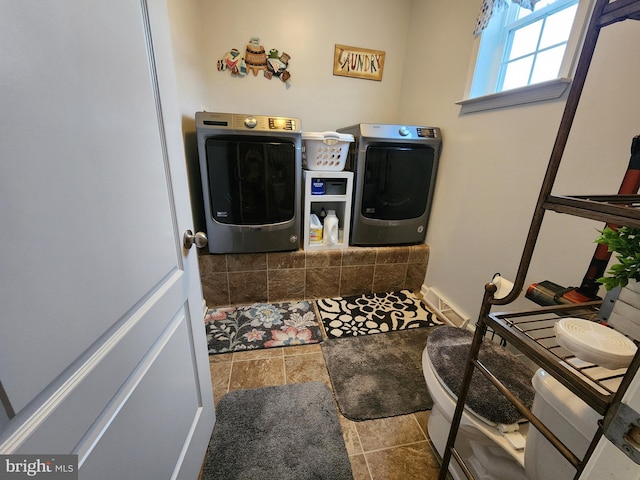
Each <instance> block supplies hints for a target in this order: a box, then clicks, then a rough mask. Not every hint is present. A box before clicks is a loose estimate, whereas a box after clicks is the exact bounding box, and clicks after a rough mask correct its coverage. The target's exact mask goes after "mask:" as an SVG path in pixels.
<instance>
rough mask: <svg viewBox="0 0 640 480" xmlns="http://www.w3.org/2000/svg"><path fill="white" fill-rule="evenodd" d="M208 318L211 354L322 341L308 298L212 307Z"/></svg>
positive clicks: (206, 320) (206, 322)
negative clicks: (298, 300)
mask: <svg viewBox="0 0 640 480" xmlns="http://www.w3.org/2000/svg"><path fill="white" fill-rule="evenodd" d="M204 321H205V325H206V330H207V343H208V344H209V354H216V353H229V352H237V351H244V350H255V349H258V348H272V347H286V346H291V345H306V344H310V343H319V342H321V341H322V330H321V329H320V325H319V323H318V320H317V318H316V314H315V312H314V310H313V305H312V304H310V303H309V302H306V301H301V302H292V303H254V304H253V305H244V306H232V307H222V308H212V309H209V310H208V311H207V314H206V315H205V319H204Z"/></svg>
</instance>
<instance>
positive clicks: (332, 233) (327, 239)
mask: <svg viewBox="0 0 640 480" xmlns="http://www.w3.org/2000/svg"><path fill="white" fill-rule="evenodd" d="M323 236H324V244H325V245H336V244H337V243H338V217H336V211H335V210H329V211H328V212H327V216H326V217H325V219H324V232H323Z"/></svg>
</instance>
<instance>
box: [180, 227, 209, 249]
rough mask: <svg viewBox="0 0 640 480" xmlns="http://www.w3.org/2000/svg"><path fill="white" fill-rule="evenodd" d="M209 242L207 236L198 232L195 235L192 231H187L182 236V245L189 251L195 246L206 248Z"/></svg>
mask: <svg viewBox="0 0 640 480" xmlns="http://www.w3.org/2000/svg"><path fill="white" fill-rule="evenodd" d="M208 241H209V240H208V239H207V236H206V235H205V234H204V233H203V232H196V233H195V234H194V233H193V232H192V231H191V230H185V232H184V235H183V236H182V244H183V245H184V248H186V249H187V250H189V249H190V248H191V246H192V245H193V244H195V245H196V247H198V248H202V247H206V246H207V243H208Z"/></svg>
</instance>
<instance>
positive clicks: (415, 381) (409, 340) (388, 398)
mask: <svg viewBox="0 0 640 480" xmlns="http://www.w3.org/2000/svg"><path fill="white" fill-rule="evenodd" d="M437 328H439V327H435V328H417V329H410V330H401V331H396V332H390V333H381V334H377V335H362V336H358V337H345V338H335V339H333V338H332V339H328V340H325V341H324V342H323V343H322V353H323V354H324V358H325V362H326V365H327V370H328V371H329V377H330V378H331V383H332V385H333V392H334V395H335V397H336V402H337V403H338V408H339V409H340V412H342V414H343V415H344V416H345V417H346V418H348V419H350V420H356V421H359V420H372V419H376V418H385V417H394V416H396V415H405V414H409V413H413V412H417V411H420V410H429V409H430V408H431V407H432V406H433V401H432V400H431V397H430V396H429V392H428V390H427V385H426V383H425V379H424V375H423V373H422V351H423V350H424V349H425V347H426V345H427V336H428V335H429V333H430V332H431V331H433V330H434V329H437Z"/></svg>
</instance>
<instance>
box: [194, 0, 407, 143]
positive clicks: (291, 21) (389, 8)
mask: <svg viewBox="0 0 640 480" xmlns="http://www.w3.org/2000/svg"><path fill="white" fill-rule="evenodd" d="M409 4H410V2H409V0H393V1H390V0H348V1H345V0H323V1H311V0H262V1H255V0H203V1H202V5H203V23H204V40H205V48H204V51H205V56H204V58H203V59H202V60H203V61H204V62H206V68H207V82H208V88H209V98H208V104H207V109H208V110H209V111H220V112H237V113H253V114H267V115H281V116H292V117H298V118H300V119H301V120H302V128H303V130H304V131H324V130H335V129H336V128H339V127H344V126H347V125H351V124H354V123H358V122H362V121H371V122H395V121H396V120H397V118H398V115H399V110H398V103H399V99H400V93H401V92H400V85H401V82H402V69H403V65H404V60H405V55H406V36H407V25H408V22H409ZM251 37H258V38H260V44H261V45H263V46H264V47H265V49H266V50H267V51H269V50H270V49H273V48H275V49H277V50H278V51H279V52H283V51H284V52H286V53H288V54H289V55H290V56H291V60H290V62H289V68H288V70H289V72H290V73H291V79H290V80H289V81H288V82H287V83H288V85H285V84H284V83H283V82H282V81H281V80H279V79H277V78H273V79H271V80H267V79H265V78H264V77H263V76H262V74H261V73H259V74H258V76H257V77H254V76H253V74H249V75H248V76H246V77H244V78H238V77H232V76H231V75H230V73H229V72H228V71H224V72H219V71H217V69H216V62H217V60H218V59H219V58H222V56H223V55H224V54H225V53H226V52H227V51H229V50H231V49H232V48H237V49H238V50H240V51H241V52H244V49H245V47H246V44H247V43H248V42H249V40H250V39H251ZM335 44H342V45H349V46H356V47H362V48H369V49H374V50H383V51H385V52H386V59H385V68H384V73H383V78H382V81H381V82H378V81H373V80H362V79H355V78H347V77H339V76H334V75H333V52H334V45H335Z"/></svg>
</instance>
